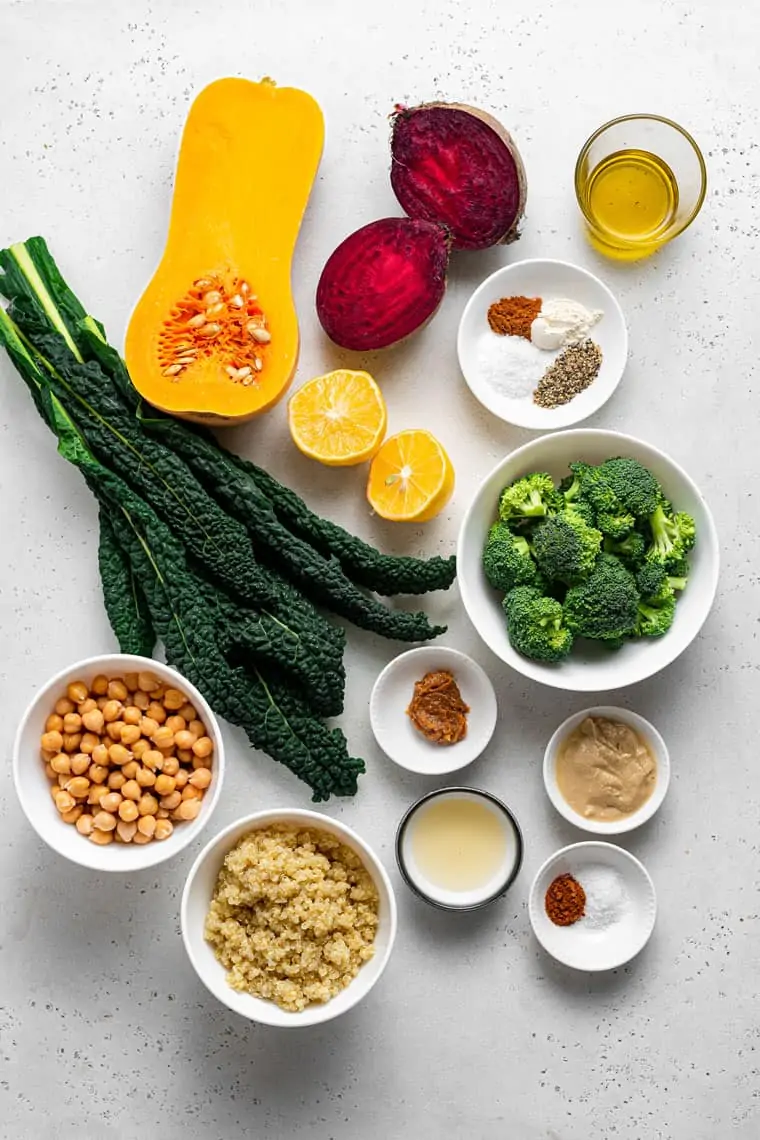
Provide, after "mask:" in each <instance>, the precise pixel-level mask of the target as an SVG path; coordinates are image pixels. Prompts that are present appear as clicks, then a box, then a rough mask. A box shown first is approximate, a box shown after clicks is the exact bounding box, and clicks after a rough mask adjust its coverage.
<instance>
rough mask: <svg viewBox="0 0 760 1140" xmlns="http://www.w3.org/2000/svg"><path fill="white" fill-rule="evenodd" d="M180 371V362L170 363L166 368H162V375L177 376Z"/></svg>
mask: <svg viewBox="0 0 760 1140" xmlns="http://www.w3.org/2000/svg"><path fill="white" fill-rule="evenodd" d="M181 371H182V365H181V364H170V365H169V367H168V368H165V369H164V376H177V375H178V373H180V372H181Z"/></svg>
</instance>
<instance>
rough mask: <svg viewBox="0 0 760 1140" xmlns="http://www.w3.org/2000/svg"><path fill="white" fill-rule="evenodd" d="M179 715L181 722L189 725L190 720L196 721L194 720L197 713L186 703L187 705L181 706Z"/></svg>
mask: <svg viewBox="0 0 760 1140" xmlns="http://www.w3.org/2000/svg"><path fill="white" fill-rule="evenodd" d="M179 715H180V716H181V717H182V718H183V720H185V721H186V722H187V723H188V724H189V723H190V721H191V720H196V719H197V716H198V714H197V712H196V711H195V708H194V707H193V705H191V704H189V703H188V704H186V705H183V706H182V708H181V709H180V710H179Z"/></svg>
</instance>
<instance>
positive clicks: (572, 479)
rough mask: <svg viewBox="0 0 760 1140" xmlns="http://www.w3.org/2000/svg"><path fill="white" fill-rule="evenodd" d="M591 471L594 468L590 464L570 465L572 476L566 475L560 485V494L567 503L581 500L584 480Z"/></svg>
mask: <svg viewBox="0 0 760 1140" xmlns="http://www.w3.org/2000/svg"><path fill="white" fill-rule="evenodd" d="M591 470H592V467H591V466H590V465H589V464H588V463H571V464H570V474H569V475H566V476H565V478H564V479H563V480H562V481H561V483H560V485H559V489H560V492H561V493H562V494H563V495H564V497H565V500H566V502H568V503H572V502H574V501H575V500H576V499H580V497H581V488H582V486H583V478H584V476H585V475H586V473H587V472H589V471H591Z"/></svg>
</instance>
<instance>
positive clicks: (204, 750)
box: [193, 736, 214, 760]
mask: <svg viewBox="0 0 760 1140" xmlns="http://www.w3.org/2000/svg"><path fill="white" fill-rule="evenodd" d="M213 751H214V745H213V744H212V743H211V739H210V737H208V736H202V737H201V738H200V740H196V742H195V744H194V745H193V755H194V756H197V757H198V758H199V759H200V760H205V759H206V757H207V756H210V755H211V753H212V752H213Z"/></svg>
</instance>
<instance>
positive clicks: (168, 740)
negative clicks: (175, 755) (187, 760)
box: [153, 725, 174, 752]
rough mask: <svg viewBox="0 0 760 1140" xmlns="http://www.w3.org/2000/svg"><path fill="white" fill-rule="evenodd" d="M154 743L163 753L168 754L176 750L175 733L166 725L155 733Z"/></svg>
mask: <svg viewBox="0 0 760 1140" xmlns="http://www.w3.org/2000/svg"><path fill="white" fill-rule="evenodd" d="M153 743H154V745H155V746H156V748H158V749H159V751H161V752H168V751H169V750H170V749H172V748H174V733H173V732H172V730H171V729H170V728H167V727H166V725H163V726H162V727H161V728H159V729H157V730H156V731H155V732H154V733H153Z"/></svg>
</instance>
